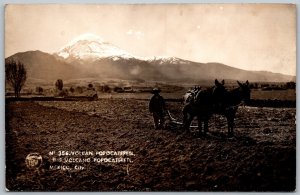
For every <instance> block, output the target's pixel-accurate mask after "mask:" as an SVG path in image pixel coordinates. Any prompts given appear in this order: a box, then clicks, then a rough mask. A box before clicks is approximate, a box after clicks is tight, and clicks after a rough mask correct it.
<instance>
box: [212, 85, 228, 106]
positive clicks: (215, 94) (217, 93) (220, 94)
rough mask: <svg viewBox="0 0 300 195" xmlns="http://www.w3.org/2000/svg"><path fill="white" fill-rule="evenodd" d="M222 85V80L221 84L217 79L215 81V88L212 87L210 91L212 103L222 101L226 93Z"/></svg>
mask: <svg viewBox="0 0 300 195" xmlns="http://www.w3.org/2000/svg"><path fill="white" fill-rule="evenodd" d="M224 84H225V81H224V80H222V82H221V83H220V82H219V81H218V80H217V79H216V80H215V86H214V87H213V91H212V99H213V101H214V102H220V101H223V100H224V98H225V95H226V92H227V91H226V89H225V86H224Z"/></svg>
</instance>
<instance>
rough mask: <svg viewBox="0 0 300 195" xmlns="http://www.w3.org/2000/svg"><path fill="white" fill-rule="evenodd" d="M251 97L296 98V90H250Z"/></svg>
mask: <svg viewBox="0 0 300 195" xmlns="http://www.w3.org/2000/svg"><path fill="white" fill-rule="evenodd" d="M251 99H258V100H275V99H277V100H293V101H295V100H296V90H293V89H288V90H275V91H262V90H252V91H251Z"/></svg>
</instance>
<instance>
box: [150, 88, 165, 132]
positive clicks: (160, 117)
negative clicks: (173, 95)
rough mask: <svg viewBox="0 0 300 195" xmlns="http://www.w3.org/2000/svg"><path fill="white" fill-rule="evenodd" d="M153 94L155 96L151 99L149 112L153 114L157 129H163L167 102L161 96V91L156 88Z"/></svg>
mask: <svg viewBox="0 0 300 195" xmlns="http://www.w3.org/2000/svg"><path fill="white" fill-rule="evenodd" d="M151 93H153V94H154V95H153V96H152V97H151V99H150V102H149V111H150V112H151V113H152V114H153V120H154V125H155V129H163V127H164V122H165V110H166V104H165V100H164V98H163V97H162V96H161V95H159V93H160V90H159V89H157V88H154V89H153V90H152V92H151Z"/></svg>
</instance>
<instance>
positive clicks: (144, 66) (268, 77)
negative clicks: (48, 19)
mask: <svg viewBox="0 0 300 195" xmlns="http://www.w3.org/2000/svg"><path fill="white" fill-rule="evenodd" d="M8 59H14V60H17V61H20V62H22V63H23V64H25V67H26V69H27V72H28V78H32V79H39V80H45V81H55V80H57V79H58V78H60V79H63V80H68V79H79V78H97V79H103V78H112V79H124V80H135V79H142V80H149V81H179V82H197V81H201V80H212V79H215V78H218V79H225V80H226V79H230V80H242V81H243V80H249V81H250V82H258V81H262V82H287V81H295V76H290V75H284V74H280V73H272V72H267V71H247V70H242V69H238V68H234V67H231V66H228V65H225V64H221V63H199V62H192V61H188V60H184V59H180V58H176V57H168V56H156V57H148V58H145V57H139V56H134V55H131V54H130V53H128V52H126V51H124V50H122V49H120V48H118V47H117V46H115V45H112V44H110V43H108V42H105V41H103V40H102V39H101V38H99V37H98V36H95V35H91V34H87V35H82V36H79V37H77V38H76V39H74V40H72V41H71V42H70V43H68V44H67V45H65V46H64V47H62V48H61V49H60V50H59V51H58V52H56V53H53V54H50V53H45V52H42V51H38V50H37V51H27V52H20V53H16V54H14V55H12V56H10V57H8Z"/></svg>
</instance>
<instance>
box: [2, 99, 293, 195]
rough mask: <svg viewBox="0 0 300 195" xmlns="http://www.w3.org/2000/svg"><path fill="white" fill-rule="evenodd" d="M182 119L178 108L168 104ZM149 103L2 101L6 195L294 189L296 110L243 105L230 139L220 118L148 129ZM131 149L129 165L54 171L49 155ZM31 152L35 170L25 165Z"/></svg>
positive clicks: (90, 164)
mask: <svg viewBox="0 0 300 195" xmlns="http://www.w3.org/2000/svg"><path fill="white" fill-rule="evenodd" d="M168 106H169V108H170V111H171V113H172V114H173V115H174V117H176V118H178V119H180V118H181V108H182V105H181V104H180V103H176V102H171V103H168ZM147 109H148V102H147V101H142V100H132V99H103V100H99V101H91V102H89V101H82V102H64V101H60V102H13V101H12V102H7V104H6V187H7V189H9V190H11V191H294V190H295V186H296V125H295V115H296V109H295V108H276V109H275V108H255V107H241V108H239V111H238V113H237V118H236V120H235V123H236V127H235V137H233V138H227V135H226V133H227V130H226V129H227V125H226V120H225V118H224V117H223V116H218V115H216V116H213V117H212V118H211V120H210V125H209V128H210V133H209V134H208V135H207V136H206V137H200V138H198V137H197V132H196V131H195V130H193V131H192V133H191V134H180V133H178V132H176V131H175V130H171V129H170V128H167V129H165V130H154V128H153V124H152V118H151V115H150V114H149V112H148V110H147ZM106 150H109V151H111V150H113V151H124V150H126V151H132V152H133V153H134V156H130V159H131V161H132V162H125V163H96V162H91V163H81V164H80V165H82V166H83V167H84V168H85V169H84V170H74V169H73V170H53V169H51V168H50V166H54V165H57V164H58V162H53V161H52V160H51V156H50V155H49V152H50V151H106ZM33 152H37V153H39V154H41V155H42V157H43V164H42V166H41V167H39V168H38V169H29V168H28V167H27V166H26V163H25V159H26V156H27V155H28V154H30V153H33Z"/></svg>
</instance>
